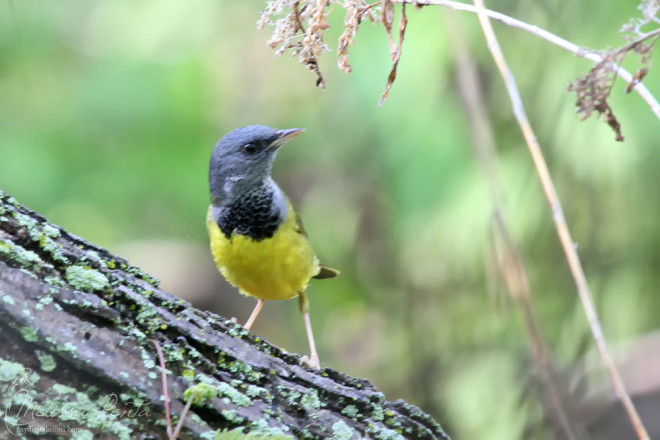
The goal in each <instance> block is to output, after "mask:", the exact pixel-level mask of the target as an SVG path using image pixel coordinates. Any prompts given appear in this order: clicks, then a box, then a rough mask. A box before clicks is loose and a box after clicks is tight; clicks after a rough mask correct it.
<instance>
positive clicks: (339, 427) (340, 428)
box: [330, 420, 353, 440]
mask: <svg viewBox="0 0 660 440" xmlns="http://www.w3.org/2000/svg"><path fill="white" fill-rule="evenodd" d="M352 438H353V430H352V429H351V427H350V426H348V425H347V424H346V423H344V422H342V421H341V420H340V421H338V422H335V423H333V424H332V437H330V440H351V439H352Z"/></svg>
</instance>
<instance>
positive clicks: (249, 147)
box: [243, 142, 257, 154]
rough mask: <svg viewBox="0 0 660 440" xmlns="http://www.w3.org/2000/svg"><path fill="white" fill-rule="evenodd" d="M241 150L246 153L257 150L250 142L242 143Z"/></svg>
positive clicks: (252, 152)
mask: <svg viewBox="0 0 660 440" xmlns="http://www.w3.org/2000/svg"><path fill="white" fill-rule="evenodd" d="M243 151H245V152H246V153H247V154H254V153H256V152H257V146H256V145H254V144H253V143H252V142H250V143H249V144H245V145H243Z"/></svg>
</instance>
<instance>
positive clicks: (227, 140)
mask: <svg viewBox="0 0 660 440" xmlns="http://www.w3.org/2000/svg"><path fill="white" fill-rule="evenodd" d="M303 131H304V129H302V128H290V129H287V130H277V129H275V128H270V127H266V126H264V125H250V126H247V127H242V128H237V129H236V130H234V131H231V132H229V133H227V134H226V135H224V136H223V138H222V139H220V141H218V143H217V144H216V146H215V149H214V150H213V154H212V155H211V165H210V167H209V183H210V185H211V199H212V201H213V202H214V204H216V203H221V202H222V201H224V200H227V199H231V198H232V196H233V195H234V194H236V193H237V192H239V191H241V190H242V189H248V188H251V187H253V186H255V185H260V184H262V183H263V182H265V181H266V180H267V179H268V178H269V177H270V171H271V168H272V166H273V160H274V159H275V155H276V154H277V150H278V149H279V148H280V147H281V146H282V145H284V144H285V143H286V142H287V141H288V140H289V139H292V138H294V137H296V136H298V135H299V134H300V133H302V132H303Z"/></svg>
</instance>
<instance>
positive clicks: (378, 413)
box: [371, 403, 385, 422]
mask: <svg viewBox="0 0 660 440" xmlns="http://www.w3.org/2000/svg"><path fill="white" fill-rule="evenodd" d="M371 408H372V411H371V419H372V420H373V421H375V422H380V421H382V420H383V419H385V414H384V413H383V407H382V406H380V405H376V404H375V403H372V404H371Z"/></svg>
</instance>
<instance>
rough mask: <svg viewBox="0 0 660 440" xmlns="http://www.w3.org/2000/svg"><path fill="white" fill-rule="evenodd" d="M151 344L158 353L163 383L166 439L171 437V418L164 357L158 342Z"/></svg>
mask: <svg viewBox="0 0 660 440" xmlns="http://www.w3.org/2000/svg"><path fill="white" fill-rule="evenodd" d="M151 343H152V344H154V345H155V346H156V351H157V352H158V361H159V362H160V377H161V379H162V382H163V397H164V398H165V421H166V422H167V435H168V437H171V436H172V418H171V416H170V395H169V392H168V391H167V368H165V357H164V356H163V350H162V349H161V348H160V344H159V343H158V341H156V340H155V339H152V340H151Z"/></svg>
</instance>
